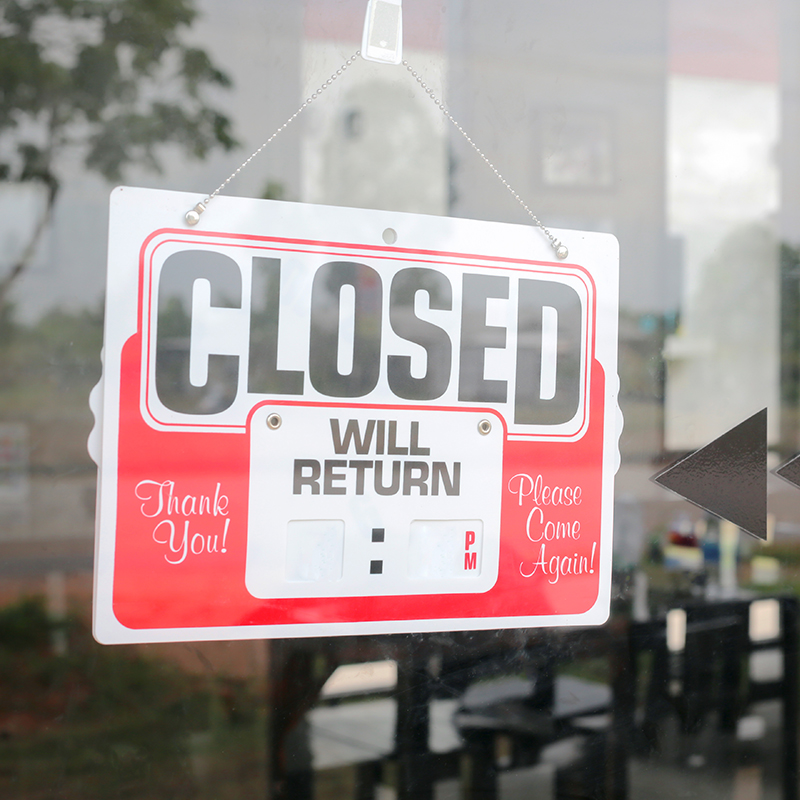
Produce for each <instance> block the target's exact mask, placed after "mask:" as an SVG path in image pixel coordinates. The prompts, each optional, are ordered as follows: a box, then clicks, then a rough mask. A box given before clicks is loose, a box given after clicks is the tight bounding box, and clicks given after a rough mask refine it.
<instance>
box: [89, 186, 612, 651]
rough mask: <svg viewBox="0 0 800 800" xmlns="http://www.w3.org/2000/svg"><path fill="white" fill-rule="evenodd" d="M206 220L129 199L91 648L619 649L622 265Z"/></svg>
mask: <svg viewBox="0 0 800 800" xmlns="http://www.w3.org/2000/svg"><path fill="white" fill-rule="evenodd" d="M196 201H197V198H196V197H195V196H193V195H187V194H182V193H174V192H160V191H151V190H144V189H130V188H120V189H117V190H115V192H114V193H113V194H112V198H111V222H110V235H109V265H108V289H107V304H106V334H105V350H104V353H105V362H104V380H103V384H102V393H100V392H98V393H97V394H96V398H95V411H96V414H98V417H99V419H101V422H98V426H97V431H96V434H97V435H96V439H97V440H99V448H98V458H99V462H100V478H99V490H100V491H99V514H98V523H97V525H98V546H97V560H96V575H95V584H96V585H95V634H96V636H97V637H98V639H100V640H101V641H105V642H134V641H168V640H187V639H212V638H214V639H219V638H228V639H229V638H256V637H267V636H305V635H308V636H312V635H313V636H317V635H324V634H337V633H358V632H364V633H366V632H403V631H430V630H454V629H471V628H497V627H530V626H533V625H563V624H570V623H582V624H587V623H599V622H602V621H603V620H604V619H605V618H606V616H607V613H608V605H609V584H610V557H611V541H610V535H611V505H612V497H613V474H614V471H615V469H616V445H617V436H618V430H617V428H618V426H617V422H616V419H617V398H616V384H617V377H616V342H617V280H618V279H617V260H618V259H617V246H616V240H615V239H614V238H613V237H611V236H609V235H605V234H588V233H574V232H559V236H560V237H561V238H562V240H563V241H564V242H565V244H567V246H568V247H569V250H570V256H569V258H568V259H567V260H566V261H565V262H563V263H562V262H558V261H557V260H556V259H555V258H554V256H553V253H552V249H551V248H550V247H549V245H548V243H547V241H546V239H545V238H544V237H543V236H542V234H541V232H540V231H538V230H536V229H534V228H531V227H527V226H516V225H505V224H497V223H487V222H477V221H470V220H458V219H449V218H436V217H424V216H419V215H411V214H400V213H393V212H379V211H364V210H356V209H344V208H330V207H320V206H307V205H301V204H293V203H278V202H273V201H257V200H243V199H238V198H224V197H223V198H217V199H215V201H214V203H213V204H212V205H211V206H210V207H209V210H208V212H207V213H206V214H205V215H204V216H203V220H202V223H201V225H200V226H199V227H198V228H196V229H189V228H186V227H185V226H184V225H182V217H183V213H184V212H185V211H186V209H187V208H190V207H192V206H193V205H194V203H195V202H196ZM387 242H391V244H387Z"/></svg>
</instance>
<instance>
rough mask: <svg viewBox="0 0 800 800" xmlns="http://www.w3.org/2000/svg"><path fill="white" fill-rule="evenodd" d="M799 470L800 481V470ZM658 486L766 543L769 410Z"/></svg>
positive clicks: (658, 478) (675, 468) (663, 476)
mask: <svg viewBox="0 0 800 800" xmlns="http://www.w3.org/2000/svg"><path fill="white" fill-rule="evenodd" d="M796 469H797V474H798V478H799V479H800V465H798V466H797V467H796ZM653 480H654V481H655V482H656V483H658V484H660V485H661V486H664V487H665V488H667V489H670V490H671V491H673V492H676V493H677V494H679V495H680V496H681V497H683V498H684V499H686V500H688V501H689V502H690V503H694V504H695V505H697V506H700V508H703V509H705V510H706V511H709V512H710V513H712V514H715V515H716V516H718V517H722V518H723V519H727V520H728V521H729V522H732V523H733V524H734V525H738V526H739V527H740V528H741V529H742V530H745V531H747V533H749V534H751V535H752V536H755V537H757V538H758V539H766V538H767V409H766V408H765V409H763V410H762V411H759V412H758V413H757V414H754V415H753V416H752V417H750V419H747V420H745V421H744V422H742V423H741V424H739V425H737V426H736V427H735V428H732V429H731V430H729V431H728V432H727V433H724V434H723V435H722V436H720V437H719V439H715V440H714V441H713V442H711V444H707V445H706V446H705V447H701V448H700V449H699V450H696V451H695V452H694V453H691V454H690V455H688V456H686V457H684V458H682V459H681V460H680V461H677V462H676V463H675V464H673V465H672V466H671V467H667V469H665V470H664V471H663V472H660V473H658V474H657V475H654V476H653ZM798 485H800V483H799V484H798Z"/></svg>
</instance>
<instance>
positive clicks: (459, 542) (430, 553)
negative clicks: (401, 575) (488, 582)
mask: <svg viewBox="0 0 800 800" xmlns="http://www.w3.org/2000/svg"><path fill="white" fill-rule="evenodd" d="M482 549H483V522H482V521H481V520H479V519H446V520H415V521H414V522H412V523H411V530H410V535H409V542H408V577H409V578H411V579H412V580H437V579H438V580H450V579H452V578H459V579H462V578H476V577H478V576H479V575H480V574H481V561H482V559H481V551H482Z"/></svg>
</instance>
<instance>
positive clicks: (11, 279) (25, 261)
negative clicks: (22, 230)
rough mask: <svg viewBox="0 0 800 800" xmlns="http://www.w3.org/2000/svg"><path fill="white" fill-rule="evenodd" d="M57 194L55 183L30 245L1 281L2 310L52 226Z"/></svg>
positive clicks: (49, 189)
mask: <svg viewBox="0 0 800 800" xmlns="http://www.w3.org/2000/svg"><path fill="white" fill-rule="evenodd" d="M57 194H58V185H57V184H56V183H55V182H53V183H50V184H48V185H47V203H46V205H45V207H44V211H42V215H41V216H40V217H39V220H38V222H37V223H36V227H35V228H34V230H33V233H32V234H31V238H30V239H29V240H28V244H27V245H26V246H25V249H24V250H23V251H22V254H21V255H20V257H19V258H18V259H17V261H16V263H15V264H14V265H13V266H12V267H11V269H10V270H9V272H8V274H7V275H5V276H4V277H3V278H2V279H0V309H2V308H3V307H4V306H5V304H6V301H7V299H8V293H9V292H10V291H11V287H12V285H13V284H14V283H15V281H16V280H17V279H18V278H19V276H20V275H22V274H23V273H24V272H25V271H26V270H27V269H28V267H29V266H30V264H31V261H33V257H34V255H36V248H37V247H38V246H39V242H40V241H41V239H42V236H43V235H44V232H45V231H46V230H47V226H48V225H49V224H50V220H51V218H52V216H53V207H54V206H55V203H56V196H57Z"/></svg>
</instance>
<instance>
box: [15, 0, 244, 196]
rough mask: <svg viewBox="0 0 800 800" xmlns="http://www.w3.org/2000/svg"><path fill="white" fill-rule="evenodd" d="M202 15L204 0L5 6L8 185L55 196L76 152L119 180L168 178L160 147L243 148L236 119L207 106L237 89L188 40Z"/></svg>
mask: <svg viewBox="0 0 800 800" xmlns="http://www.w3.org/2000/svg"><path fill="white" fill-rule="evenodd" d="M195 16H196V12H195V10H194V4H193V2H192V0H4V2H3V3H2V5H0V137H2V140H4V141H6V142H9V141H10V143H11V148H10V150H11V152H10V155H9V157H7V158H6V159H5V160H4V161H3V163H0V179H2V180H12V181H33V180H35V181H41V182H44V183H45V184H47V185H48V186H49V187H50V188H51V192H55V190H56V189H57V186H58V176H57V165H56V159H57V156H58V155H59V154H60V153H61V152H62V151H63V150H64V149H65V148H67V147H71V146H74V145H77V146H79V147H81V148H82V151H83V158H84V163H85V164H86V166H87V167H88V168H89V169H91V170H94V171H96V172H99V173H100V174H102V175H103V176H105V177H106V178H108V179H109V180H112V181H116V180H119V179H120V177H121V173H122V170H123V168H124V167H125V166H126V165H129V164H142V165H144V166H146V167H149V168H151V169H156V170H157V169H158V168H159V166H160V165H159V159H158V156H157V152H156V147H157V145H159V144H163V143H172V144H176V145H179V146H181V147H182V148H183V149H184V150H185V151H186V152H188V153H190V154H191V155H193V156H196V157H198V158H202V157H203V156H205V155H206V153H207V152H208V151H209V150H210V149H211V148H212V147H215V146H222V147H224V148H226V149H229V148H231V147H232V146H233V145H234V144H235V142H234V139H233V137H232V135H231V129H230V128H231V126H230V121H229V120H228V118H227V117H226V116H225V115H224V114H222V113H220V112H219V111H216V110H214V109H213V108H211V107H209V106H208V105H206V103H205V101H204V93H205V90H206V89H207V88H208V87H214V86H219V87H227V86H229V80H228V78H227V77H226V76H225V74H224V73H223V72H221V71H220V70H219V69H218V68H217V67H215V66H214V64H213V63H212V62H211V60H210V59H209V57H208V55H207V54H206V53H205V52H204V51H202V50H199V49H198V48H196V47H191V46H189V45H187V44H185V43H184V42H183V41H182V38H181V36H182V34H183V32H184V31H185V30H186V29H187V28H188V26H190V25H191V23H192V22H193V21H194V19H195Z"/></svg>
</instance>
